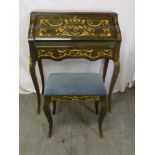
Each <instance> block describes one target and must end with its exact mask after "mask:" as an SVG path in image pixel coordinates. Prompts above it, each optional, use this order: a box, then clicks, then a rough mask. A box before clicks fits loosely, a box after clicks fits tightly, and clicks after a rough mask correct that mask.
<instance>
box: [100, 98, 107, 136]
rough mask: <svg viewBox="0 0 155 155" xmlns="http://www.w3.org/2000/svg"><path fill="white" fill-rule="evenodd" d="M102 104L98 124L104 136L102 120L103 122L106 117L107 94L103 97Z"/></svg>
mask: <svg viewBox="0 0 155 155" xmlns="http://www.w3.org/2000/svg"><path fill="white" fill-rule="evenodd" d="M100 104H101V110H100V114H99V119H98V126H99V133H100V137H102V136H103V133H102V122H103V119H104V117H105V115H106V112H107V100H106V96H105V97H103V98H101V101H100Z"/></svg>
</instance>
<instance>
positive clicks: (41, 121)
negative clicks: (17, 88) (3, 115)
mask: <svg viewBox="0 0 155 155" xmlns="http://www.w3.org/2000/svg"><path fill="white" fill-rule="evenodd" d="M19 100H20V103H19V111H20V155H134V154H135V153H134V152H135V151H134V150H135V148H134V145H135V141H134V138H135V131H134V129H135V114H134V112H135V109H134V108H135V104H134V103H135V94H134V89H130V90H127V91H126V92H124V93H115V94H113V98H112V103H113V104H112V113H108V114H107V115H106V117H105V119H104V121H103V131H104V138H103V139H101V138H100V137H99V132H98V124H97V116H96V114H95V108H94V104H93V102H89V103H86V102H83V103H82V102H81V103H79V102H69V103H64V102H61V103H58V104H57V111H56V115H55V116H53V125H54V127H53V137H52V138H50V139H49V138H48V137H47V133H48V123H47V120H46V118H45V116H44V113H43V110H41V114H39V115H37V114H36V108H37V107H36V96H35V94H29V95H20V98H19ZM42 103H43V98H42ZM51 108H52V107H51Z"/></svg>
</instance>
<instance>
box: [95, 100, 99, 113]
mask: <svg viewBox="0 0 155 155" xmlns="http://www.w3.org/2000/svg"><path fill="white" fill-rule="evenodd" d="M98 103H99V101H95V111H96V115H98Z"/></svg>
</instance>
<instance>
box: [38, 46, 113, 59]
mask: <svg viewBox="0 0 155 155" xmlns="http://www.w3.org/2000/svg"><path fill="white" fill-rule="evenodd" d="M37 53H38V58H42V57H48V58H51V59H54V60H62V59H65V58H78V57H79V58H87V59H90V60H96V59H100V58H103V57H109V58H112V56H113V55H112V49H38V51H37Z"/></svg>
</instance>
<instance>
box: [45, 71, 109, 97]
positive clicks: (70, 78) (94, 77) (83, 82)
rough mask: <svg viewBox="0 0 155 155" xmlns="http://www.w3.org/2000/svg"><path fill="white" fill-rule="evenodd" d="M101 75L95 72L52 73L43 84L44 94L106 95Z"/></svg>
mask: <svg viewBox="0 0 155 155" xmlns="http://www.w3.org/2000/svg"><path fill="white" fill-rule="evenodd" d="M106 94H107V93H106V89H105V86H104V83H103V80H102V76H101V75H100V74H97V73H53V74H50V75H49V78H48V80H47V83H46V85H45V92H44V95H46V96H61V95H63V96H74V95H75V96H106Z"/></svg>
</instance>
